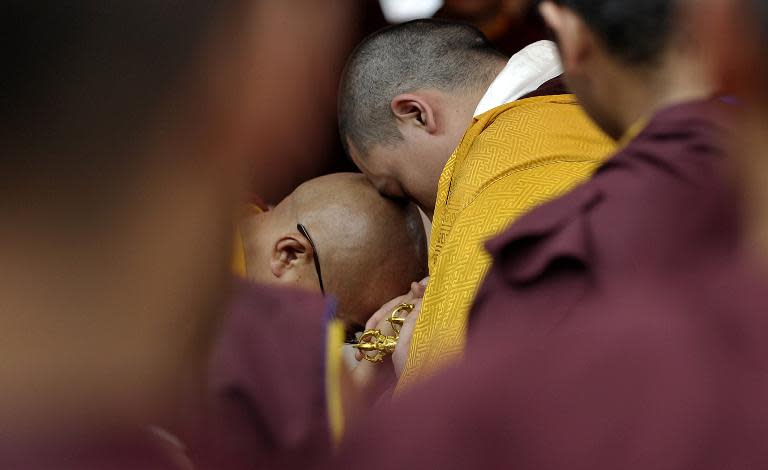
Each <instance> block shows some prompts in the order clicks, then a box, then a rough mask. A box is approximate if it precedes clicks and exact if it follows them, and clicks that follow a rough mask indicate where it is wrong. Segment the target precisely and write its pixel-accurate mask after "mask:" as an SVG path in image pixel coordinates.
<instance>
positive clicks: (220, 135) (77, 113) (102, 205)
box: [0, 0, 342, 433]
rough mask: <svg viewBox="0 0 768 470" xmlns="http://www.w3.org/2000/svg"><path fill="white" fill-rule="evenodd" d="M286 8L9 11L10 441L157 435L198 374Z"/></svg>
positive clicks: (89, 2)
mask: <svg viewBox="0 0 768 470" xmlns="http://www.w3.org/2000/svg"><path fill="white" fill-rule="evenodd" d="M283 3H284V2H279V3H278V2H275V1H269V0H264V1H259V2H249V1H245V0H223V1H219V0H217V1H212V0H183V1H182V0H165V1H162V2H157V1H149V0H136V1H131V2H124V1H114V0H98V1H96V0H82V1H77V2H66V4H64V3H60V2H48V1H39V0H31V1H29V0H24V1H20V0H8V1H3V2H2V6H0V9H1V12H2V14H1V15H0V18H2V20H0V21H2V22H3V23H4V27H3V31H4V35H3V36H4V39H3V42H2V45H0V48H1V49H2V53H3V57H4V61H5V64H4V65H5V67H6V68H7V70H13V73H9V74H4V75H3V77H2V78H1V79H0V80H1V81H2V86H1V87H0V88H1V89H2V102H3V105H2V107H0V113H1V114H0V119H1V120H2V125H0V147H1V151H2V153H1V155H2V156H1V157H0V192H2V197H1V198H0V209H2V212H3V215H4V222H3V223H2V224H0V259H2V260H3V262H2V263H0V280H1V281H2V282H0V299H2V300H0V354H1V355H2V357H3V358H4V360H3V361H2V364H0V385H2V388H3V397H2V401H0V422H2V423H3V424H2V426H3V427H6V426H7V427H8V428H9V429H13V431H14V432H15V433H23V432H24V431H25V430H26V429H30V430H32V429H38V428H40V427H55V426H57V425H60V424H61V423H69V424H70V425H71V424H72V423H77V424H78V425H79V426H82V427H83V428H87V427H88V426H89V425H90V423H93V422H99V423H104V424H108V423H107V422H108V421H110V420H111V419H112V418H114V416H119V417H120V418H121V419H122V418H131V419H136V420H137V421H139V422H145V421H146V415H147V414H152V415H153V416H155V414H156V413H155V411H157V410H158V409H159V408H160V407H163V406H164V404H165V403H167V402H168V401H169V400H172V399H173V395H174V394H175V392H176V389H177V388H178V387H179V386H180V384H182V383H183V382H184V381H183V380H182V379H183V377H185V376H187V375H188V374H190V373H194V371H192V370H191V369H197V368H198V367H200V366H201V365H202V358H203V356H204V352H205V350H206V345H207V342H208V336H209V335H210V334H211V331H212V328H211V326H212V321H213V317H214V315H213V314H212V313H213V312H216V311H217V310H218V309H219V301H220V298H221V297H222V295H223V294H224V293H225V291H226V289H225V288H224V287H225V280H226V279H227V278H228V261H229V255H230V252H231V236H232V233H231V231H232V224H231V220H232V213H233V208H234V207H235V205H236V201H239V200H240V199H241V197H242V195H243V194H244V193H245V188H244V183H245V180H246V179H247V176H248V171H247V170H248V167H249V166H250V165H249V164H248V162H247V159H246V156H247V155H249V154H251V153H252V150H253V149H254V148H253V147H254V146H253V145H252V144H253V141H255V140H258V138H263V139H262V141H263V140H264V139H267V141H266V142H267V143H269V141H268V138H269V137H270V134H269V132H270V129H271V128H270V127H269V126H267V124H269V123H273V122H274V119H272V118H274V113H270V112H268V111H267V110H265V109H264V106H263V99H262V98H264V97H265V96H268V95H272V94H273V93H272V90H271V89H270V86H271V85H272V82H271V81H269V80H265V79H264V78H263V77H264V76H265V75H266V74H265V72H264V70H265V69H266V68H268V67H269V64H270V59H275V57H274V54H275V53H274V52H271V51H272V50H273V49H274V48H273V43H272V41H271V35H267V37H268V38H269V39H270V40H267V41H265V40H264V39H265V37H264V33H265V32H268V31H271V30H269V29H268V28H266V27H265V24H271V23H270V22H272V20H274V19H275V17H280V18H281V17H282V16H290V15H288V13H294V14H296V13H297V11H295V10H291V11H290V12H289V11H287V10H288V9H287V8H285V7H283V6H281V4H283ZM300 3H301V5H302V6H303V7H306V8H307V9H308V10H307V11H314V10H313V8H314V7H313V5H316V4H319V3H322V2H308V1H306V2H305V1H302V2H300ZM339 3H342V2H339ZM292 5H293V3H292ZM331 10H332V11H334V12H336V11H337V10H336V9H335V8H331ZM301 11H304V10H301ZM296 16H297V17H300V16H301V15H296ZM330 19H331V18H329V17H326V16H325V15H322V16H319V15H318V16H316V17H314V18H312V21H313V22H317V23H318V24H325V22H326V21H327V22H328V23H333V22H332V21H330ZM280 24H281V25H282V26H285V25H284V24H283V23H280ZM288 24H289V25H294V23H290V22H289V23H288ZM282 26H281V27H282ZM320 29H323V28H320ZM318 36H321V35H320V34H318ZM300 37H302V38H304V36H300ZM300 46H301V45H300V44H297V43H295V42H294V37H288V38H286V39H285V41H284V42H283V43H282V44H281V48H280V55H281V56H282V55H287V56H290V57H292V56H294V55H293V54H292V52H294V50H295V48H298V47H300ZM305 85H306V86H307V87H309V85H310V84H309V83H305ZM289 103H290V102H289ZM286 106H287V108H286V109H283V110H282V111H281V112H288V113H292V112H295V111H296V108H295V107H291V106H288V105H286ZM278 121H279V120H278ZM269 125H270V126H273V127H274V124H269ZM265 126H266V127H265ZM254 129H256V133H254ZM262 148H263V147H262ZM265 153H266V156H265V158H264V160H267V159H268V158H270V155H269V152H265ZM258 163H261V164H264V163H267V162H265V161H260V162H258ZM260 167H262V168H269V165H268V164H264V165H263V166H261V165H260ZM266 174H267V173H266V172H262V179H263V180H264V181H266V180H267V179H266ZM84 396H87V397H88V399H87V400H83V397H84Z"/></svg>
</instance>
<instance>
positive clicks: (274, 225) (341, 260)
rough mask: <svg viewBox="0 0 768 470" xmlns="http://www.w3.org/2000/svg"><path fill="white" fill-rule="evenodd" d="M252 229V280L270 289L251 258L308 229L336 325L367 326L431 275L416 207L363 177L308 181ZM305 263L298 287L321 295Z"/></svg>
mask: <svg viewBox="0 0 768 470" xmlns="http://www.w3.org/2000/svg"><path fill="white" fill-rule="evenodd" d="M254 222H255V223H254V224H253V225H254V229H253V231H252V232H251V233H252V235H253V236H252V237H251V238H252V240H250V241H246V256H247V257H248V258H249V259H251V260H252V261H255V263H258V264H259V265H260V266H262V268H261V269H260V268H259V267H253V266H249V267H248V271H249V276H251V273H252V272H253V273H255V274H256V276H251V277H252V278H254V279H255V280H257V281H264V280H265V279H264V277H261V276H260V275H259V274H260V273H264V272H265V268H263V266H266V263H265V262H263V261H258V256H251V255H249V254H248V252H249V251H251V252H253V251H255V250H259V251H260V252H262V253H265V252H266V251H268V250H269V248H268V247H270V246H278V245H279V240H281V239H283V238H284V235H285V234H289V233H291V232H295V231H296V224H299V223H300V224H303V225H304V226H305V227H306V228H307V231H308V232H309V234H310V236H311V238H312V241H313V242H314V245H315V247H314V248H315V249H316V254H317V258H318V260H319V263H320V267H321V271H322V278H323V283H324V286H325V291H326V293H327V294H331V295H334V296H335V297H336V298H337V299H338V302H339V303H338V309H337V314H338V317H339V318H341V319H342V320H344V321H345V323H346V324H347V325H348V326H350V327H361V326H362V325H365V322H366V321H367V320H368V318H369V317H370V316H371V315H372V314H373V313H374V312H375V311H376V310H377V309H378V308H379V307H381V305H383V304H384V303H386V302H387V301H389V300H391V299H392V298H394V297H396V296H398V295H402V294H404V293H405V292H407V291H408V289H409V287H410V284H411V282H414V281H419V280H421V279H422V278H424V277H425V276H426V275H427V254H426V253H427V240H426V235H425V232H424V225H423V222H422V219H421V215H420V214H419V211H418V209H417V207H416V206H415V205H414V204H411V203H407V202H403V201H395V200H390V199H386V198H384V197H382V196H381V195H380V194H379V193H378V191H377V190H376V188H374V187H373V185H371V183H370V182H368V180H367V179H366V178H365V176H363V175H361V174H355V173H338V174H333V175H328V176H323V177H320V178H316V179H313V180H310V181H308V182H307V183H304V184H302V185H301V186H299V187H298V188H297V189H296V190H295V191H294V192H293V193H292V194H291V195H289V196H288V197H287V198H286V199H284V200H283V201H282V202H281V203H280V204H279V205H278V206H277V207H275V209H274V210H273V211H270V212H267V213H265V214H262V215H258V216H255V217H254ZM248 245H250V247H249V246H248ZM306 249H312V248H310V247H306ZM272 252H275V250H272ZM275 256H277V255H275ZM305 260H306V264H305V267H304V272H303V274H301V275H299V276H296V277H295V278H297V279H298V281H297V283H298V284H301V285H302V286H305V287H309V288H313V287H314V288H316V289H319V284H317V280H316V278H315V277H316V275H315V274H314V272H315V271H314V265H313V264H314V260H313V259H312V257H311V256H306V257H305ZM267 274H269V273H267ZM295 278H293V277H292V278H291V279H295Z"/></svg>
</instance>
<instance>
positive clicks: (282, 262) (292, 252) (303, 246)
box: [269, 233, 312, 278]
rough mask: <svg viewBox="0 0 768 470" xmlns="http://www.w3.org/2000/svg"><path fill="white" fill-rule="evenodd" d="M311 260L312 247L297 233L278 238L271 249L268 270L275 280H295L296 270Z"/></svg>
mask: <svg viewBox="0 0 768 470" xmlns="http://www.w3.org/2000/svg"><path fill="white" fill-rule="evenodd" d="M310 259H312V247H311V246H310V245H309V243H308V242H307V241H306V239H304V237H302V236H301V235H300V234H298V233H291V234H286V235H283V236H282V237H280V239H279V240H278V241H277V242H276V243H275V245H274V246H273V248H272V255H271V257H270V263H269V264H270V269H271V271H272V274H273V275H274V276H275V277H277V278H296V277H298V275H297V274H298V273H297V272H296V268H297V267H299V266H300V265H302V264H305V263H307V261H308V260H310Z"/></svg>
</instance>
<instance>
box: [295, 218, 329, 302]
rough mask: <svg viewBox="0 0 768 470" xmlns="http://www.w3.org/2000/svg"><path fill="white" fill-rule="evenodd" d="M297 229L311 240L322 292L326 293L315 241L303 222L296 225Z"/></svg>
mask: <svg viewBox="0 0 768 470" xmlns="http://www.w3.org/2000/svg"><path fill="white" fill-rule="evenodd" d="M296 229H297V230H298V231H299V233H301V234H302V235H303V236H304V238H306V239H307V240H308V241H309V244H310V245H311V246H312V258H313V259H314V260H315V270H316V271H317V280H318V281H319V282H320V292H322V293H323V295H325V287H323V276H322V274H320V258H318V257H317V247H316V246H315V242H314V241H312V237H310V236H309V231H307V227H305V226H304V225H302V224H298V225H296Z"/></svg>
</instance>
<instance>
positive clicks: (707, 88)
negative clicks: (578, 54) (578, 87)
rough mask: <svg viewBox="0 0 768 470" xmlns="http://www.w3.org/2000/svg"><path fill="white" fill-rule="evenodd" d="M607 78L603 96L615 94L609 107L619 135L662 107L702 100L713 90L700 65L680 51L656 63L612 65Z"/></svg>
mask: <svg viewBox="0 0 768 470" xmlns="http://www.w3.org/2000/svg"><path fill="white" fill-rule="evenodd" d="M610 77H611V80H610V81H609V83H606V89H607V91H608V93H607V94H606V96H614V97H616V99H615V103H614V104H613V106H612V109H613V110H615V113H616V115H615V122H616V124H617V130H619V131H620V133H621V134H624V133H626V132H628V131H629V130H630V129H631V128H632V127H633V126H635V125H636V124H637V123H638V122H642V121H643V120H647V119H650V118H651V117H652V116H653V115H654V114H656V113H657V112H659V111H661V110H662V109H665V108H668V107H670V106H674V105H677V104H681V103H685V102H689V101H695V100H701V99H706V98H708V97H710V96H712V93H713V89H714V87H713V86H712V84H711V82H710V80H708V79H707V74H706V72H705V70H704V68H703V66H702V64H701V63H700V62H699V61H696V60H694V59H691V58H690V57H687V56H684V55H682V54H668V56H667V57H666V58H665V59H664V60H662V62H661V64H660V65H658V66H653V67H651V66H648V67H640V68H616V69H615V70H614V73H613V74H610ZM615 137H620V135H619V136H615Z"/></svg>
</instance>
